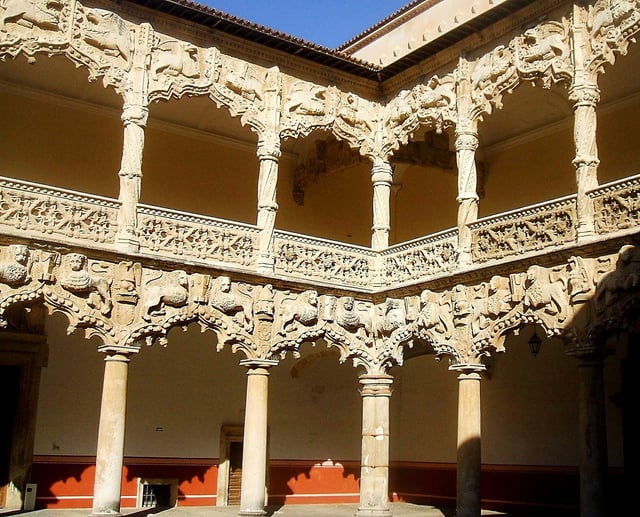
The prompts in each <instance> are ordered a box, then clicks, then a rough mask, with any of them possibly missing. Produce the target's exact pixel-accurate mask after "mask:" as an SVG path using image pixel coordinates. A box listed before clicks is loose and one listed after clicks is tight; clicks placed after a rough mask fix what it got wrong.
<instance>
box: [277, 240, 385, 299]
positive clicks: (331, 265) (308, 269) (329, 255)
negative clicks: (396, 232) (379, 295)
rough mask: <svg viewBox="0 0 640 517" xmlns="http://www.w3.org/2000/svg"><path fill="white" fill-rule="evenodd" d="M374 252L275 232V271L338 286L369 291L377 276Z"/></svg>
mask: <svg viewBox="0 0 640 517" xmlns="http://www.w3.org/2000/svg"><path fill="white" fill-rule="evenodd" d="M376 256H377V253H376V252H374V251H372V250H371V249H368V248H364V247H361V246H354V245H349V244H344V243H340V242H335V241H330V240H325V239H314V238H312V237H306V236H302V235H295V234H293V233H289V232H282V231H276V232H275V272H276V273H279V274H282V273H284V274H285V275H287V276H289V275H291V276H295V277H298V278H306V279H309V280H314V281H316V282H319V283H323V284H327V285H335V286H350V287H356V288H361V289H362V288H366V287H369V286H370V285H371V281H372V278H374V277H375V273H376V262H375V257H376Z"/></svg>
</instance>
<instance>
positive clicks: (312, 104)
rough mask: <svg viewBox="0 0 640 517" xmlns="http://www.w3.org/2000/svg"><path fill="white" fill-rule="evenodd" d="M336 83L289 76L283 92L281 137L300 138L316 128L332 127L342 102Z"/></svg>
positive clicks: (325, 128)
mask: <svg viewBox="0 0 640 517" xmlns="http://www.w3.org/2000/svg"><path fill="white" fill-rule="evenodd" d="M339 99H340V97H339V91H338V89H337V88H336V87H335V86H320V85H317V84H313V83H309V82H307V81H300V80H291V79H289V80H285V81H284V87H283V95H282V104H283V106H282V120H281V129H280V136H281V138H300V137H303V136H307V135H308V134H310V133H311V132H312V131H315V130H328V129H330V128H331V125H332V124H333V122H334V119H335V113H336V111H337V106H338V102H339Z"/></svg>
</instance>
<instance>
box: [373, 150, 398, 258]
mask: <svg viewBox="0 0 640 517" xmlns="http://www.w3.org/2000/svg"><path fill="white" fill-rule="evenodd" d="M371 182H372V183H373V226H372V227H371V248H372V249H374V250H375V251H380V250H383V249H385V248H387V247H388V246H389V230H390V229H391V216H390V210H389V202H390V195H391V184H392V182H393V169H392V168H391V165H390V164H389V162H388V161H379V162H376V163H374V164H373V167H372V168H371Z"/></svg>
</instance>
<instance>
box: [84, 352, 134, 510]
mask: <svg viewBox="0 0 640 517" xmlns="http://www.w3.org/2000/svg"><path fill="white" fill-rule="evenodd" d="M128 370H129V354H126V353H121V352H108V355H107V357H105V365H104V383H103V387H102V405H101V407H100V424H99V429H98V450H97V453H96V477H95V484H94V487H93V509H92V512H91V513H92V515H105V514H107V515H114V514H116V515H118V514H120V491H121V486H122V464H123V459H124V431H125V415H126V411H127V375H128Z"/></svg>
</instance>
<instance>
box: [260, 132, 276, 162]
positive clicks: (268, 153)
mask: <svg viewBox="0 0 640 517" xmlns="http://www.w3.org/2000/svg"><path fill="white" fill-rule="evenodd" d="M256 154H257V155H258V159H259V160H260V161H262V160H273V161H276V162H277V161H278V160H279V159H280V156H282V151H281V150H280V138H278V136H277V135H266V136H263V137H261V138H260V140H258V148H257V150H256Z"/></svg>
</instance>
